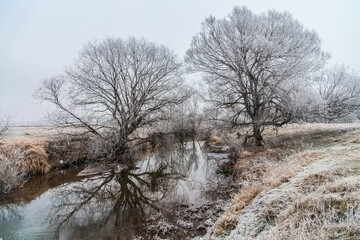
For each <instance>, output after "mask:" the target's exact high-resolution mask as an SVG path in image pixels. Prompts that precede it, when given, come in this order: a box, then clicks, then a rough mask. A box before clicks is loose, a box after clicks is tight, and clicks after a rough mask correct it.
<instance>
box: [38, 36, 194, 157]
mask: <svg viewBox="0 0 360 240" xmlns="http://www.w3.org/2000/svg"><path fill="white" fill-rule="evenodd" d="M37 95H38V96H39V97H40V98H41V99H43V100H47V101H50V102H52V103H54V104H55V105H56V107H57V109H59V110H60V114H59V115H57V117H56V122H57V124H58V125H60V126H72V127H81V128H84V129H86V130H87V132H90V133H92V134H93V135H94V136H95V138H97V139H98V140H99V141H100V142H101V144H96V145H97V147H100V148H104V149H107V150H106V152H107V154H106V158H108V159H114V160H118V158H120V157H121V155H122V154H123V153H124V151H125V150H126V149H127V147H128V145H129V143H130V142H133V141H135V140H139V139H140V138H141V136H137V135H136V130H137V129H139V128H144V127H148V126H150V125H151V124H153V123H155V122H158V121H160V120H162V119H163V118H164V113H165V112H166V111H167V109H168V108H171V107H172V106H174V105H176V104H179V103H182V102H183V101H184V100H185V99H186V98H187V97H188V91H186V90H185V89H184V87H183V79H182V70H181V63H180V62H179V61H178V60H177V57H176V55H175V54H174V53H173V52H172V51H170V50H169V49H168V48H167V47H165V46H162V45H157V44H155V43H152V42H148V41H146V40H144V39H135V38H129V39H128V40H127V41H123V40H121V39H118V38H108V39H106V40H105V41H102V42H92V43H89V44H88V45H86V46H85V47H84V49H83V50H82V51H81V52H80V55H79V57H78V59H77V60H76V61H75V63H74V64H73V65H71V66H70V67H69V68H68V69H67V70H66V71H65V73H64V74H62V75H61V76H57V77H53V78H50V79H47V80H45V81H43V83H42V85H41V87H40V89H39V90H38V91H37Z"/></svg>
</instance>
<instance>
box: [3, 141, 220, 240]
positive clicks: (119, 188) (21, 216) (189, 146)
mask: <svg viewBox="0 0 360 240" xmlns="http://www.w3.org/2000/svg"><path fill="white" fill-rule="evenodd" d="M219 158H226V155H221V154H220V155H217V156H215V158H214V154H209V153H207V151H206V150H205V147H204V142H197V141H191V142H181V143H180V142H178V143H173V144H167V145H166V146H163V147H159V148H157V149H156V150H154V151H153V152H152V153H149V154H148V155H146V156H145V157H144V159H143V160H141V161H140V162H139V163H138V164H137V166H138V168H137V169H136V170H133V171H128V172H123V173H121V174H113V173H107V174H103V175H97V176H91V177H78V176H77V174H78V172H79V170H68V171H63V172H56V173H50V174H47V175H45V176H39V177H34V178H32V179H30V180H29V181H28V182H27V183H26V184H25V185H24V187H23V188H21V189H20V190H18V191H15V192H13V193H11V194H9V195H7V196H6V197H4V198H2V199H0V239H1V238H2V239H3V240H8V239H125V240H127V239H134V238H135V237H138V239H141V236H142V237H144V239H147V237H148V238H150V236H154V235H158V234H161V233H164V231H172V230H174V229H175V226H174V225H176V223H179V221H182V222H181V224H185V222H184V221H183V219H180V217H179V216H178V215H179V212H181V211H185V210H184V209H187V208H189V207H193V208H194V207H196V206H201V205H204V204H206V203H207V202H213V201H217V200H219V199H221V198H224V196H220V195H219V194H215V192H216V191H215V190H216V189H217V188H218V187H219V184H221V183H224V176H223V175H221V174H217V173H216V169H217V166H218V164H219ZM154 216H155V217H154ZM156 218H161V219H167V220H168V221H169V222H173V225H171V224H168V229H166V228H165V230H164V229H163V228H161V231H163V232H159V231H160V230H159V229H157V230H156V228H155V227H154V225H151V224H153V223H152V222H151V219H153V220H154V219H156ZM177 218H178V219H177ZM149 219H150V220H149ZM189 221H190V220H189ZM181 224H180V225H181ZM186 224H192V223H186ZM152 227H154V229H151V228H152ZM197 229H200V228H199V227H197ZM152 230H153V231H152ZM183 231H185V230H183ZM185 232H186V231H185ZM202 232H204V229H203V228H202V230H198V231H197V232H196V233H195V234H197V235H199V234H201V233H202ZM192 235H194V233H192ZM175 238H176V237H175Z"/></svg>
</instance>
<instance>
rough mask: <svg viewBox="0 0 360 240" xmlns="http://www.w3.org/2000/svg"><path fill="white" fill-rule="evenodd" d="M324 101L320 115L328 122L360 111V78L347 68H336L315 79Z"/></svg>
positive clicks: (322, 73) (321, 72) (327, 70)
mask: <svg viewBox="0 0 360 240" xmlns="http://www.w3.org/2000/svg"><path fill="white" fill-rule="evenodd" d="M314 82H315V87H316V88H317V89H318V91H319V94H320V97H321V99H322V102H321V104H320V105H319V115H320V116H321V118H322V119H323V120H324V121H326V122H331V121H333V120H335V119H340V118H343V117H346V116H348V115H349V114H351V113H355V112H356V111H359V110H360V76H359V75H357V74H356V73H355V72H351V71H349V70H348V68H347V67H345V66H334V67H332V68H328V69H324V70H322V71H320V72H319V73H318V74H317V75H316V76H315V77H314Z"/></svg>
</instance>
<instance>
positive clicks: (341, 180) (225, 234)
mask: <svg viewBox="0 0 360 240" xmlns="http://www.w3.org/2000/svg"><path fill="white" fill-rule="evenodd" d="M315 126H316V125H315ZM349 126H350V125H338V126H336V125H330V126H329V128H328V129H332V130H336V129H339V130H340V129H348V132H346V133H342V134H340V135H337V136H335V137H329V136H327V137H326V138H327V139H325V138H324V142H325V143H326V144H321V145H319V146H317V147H316V146H314V147H311V149H306V150H303V151H301V152H296V153H294V154H292V155H290V156H287V157H286V160H285V161H282V163H279V164H277V163H276V164H273V165H271V164H270V163H269V164H265V167H262V168H264V169H266V168H267V169H268V170H271V171H266V170H264V171H265V173H264V174H263V178H262V179H260V180H257V182H256V181H252V183H251V182H249V185H246V188H245V189H247V190H248V192H249V191H250V193H247V194H246V193H245V192H240V193H239V194H238V195H235V197H234V199H233V201H232V203H231V204H230V206H229V210H228V211H227V213H225V214H224V215H223V216H221V217H220V218H219V220H218V222H217V224H215V226H214V227H213V228H212V229H209V232H208V234H207V235H206V236H204V237H202V238H201V239H359V238H360V130H359V129H358V127H357V125H356V124H355V125H353V127H354V128H351V127H350V128H349ZM293 130H295V131H291V130H289V128H288V129H284V131H283V132H282V133H281V134H291V133H294V132H298V131H303V132H304V131H309V132H311V131H318V130H326V125H318V127H315V128H314V125H312V126H311V125H308V126H305V127H302V128H299V127H293ZM268 165H271V166H270V167H268ZM279 169H280V170H279ZM271 172H273V173H271ZM219 228H220V230H219ZM231 229H232V230H231Z"/></svg>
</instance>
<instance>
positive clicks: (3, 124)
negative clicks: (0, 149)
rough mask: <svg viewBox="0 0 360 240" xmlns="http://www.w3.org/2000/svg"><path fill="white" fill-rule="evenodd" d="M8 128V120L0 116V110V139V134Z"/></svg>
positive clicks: (0, 137) (0, 135)
mask: <svg viewBox="0 0 360 240" xmlns="http://www.w3.org/2000/svg"><path fill="white" fill-rule="evenodd" d="M8 128H9V120H8V119H7V118H4V117H3V116H1V112H0V140H1V139H2V135H3V134H4V133H5V132H6V131H7V130H8Z"/></svg>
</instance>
